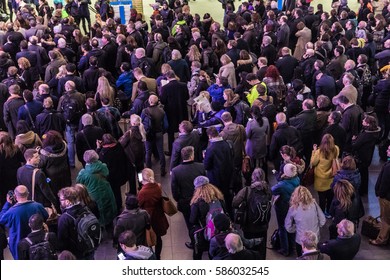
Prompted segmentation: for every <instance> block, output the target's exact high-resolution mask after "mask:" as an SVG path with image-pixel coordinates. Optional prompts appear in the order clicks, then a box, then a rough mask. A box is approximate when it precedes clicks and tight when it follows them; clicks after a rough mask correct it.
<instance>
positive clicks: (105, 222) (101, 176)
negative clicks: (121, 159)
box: [76, 150, 117, 228]
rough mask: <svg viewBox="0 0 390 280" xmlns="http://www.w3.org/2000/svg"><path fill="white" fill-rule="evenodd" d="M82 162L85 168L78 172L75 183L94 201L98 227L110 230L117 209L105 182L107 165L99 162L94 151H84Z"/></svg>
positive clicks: (109, 188)
mask: <svg viewBox="0 0 390 280" xmlns="http://www.w3.org/2000/svg"><path fill="white" fill-rule="evenodd" d="M84 161H85V162H86V165H85V168H83V169H81V170H80V172H79V174H78V175H77V178H76V182H77V183H80V184H83V185H84V186H85V187H86V188H87V190H88V193H89V195H90V196H91V198H92V200H94V201H96V204H97V205H98V209H99V213H100V217H99V223H100V225H101V226H102V227H106V228H111V226H112V221H113V220H114V218H115V217H116V215H117V207H116V203H115V197H114V194H113V192H112V189H111V186H110V183H109V182H108V181H107V177H108V168H107V165H106V164H105V163H102V162H101V161H100V160H99V155H98V154H97V153H96V152H95V151H94V150H87V151H85V153H84Z"/></svg>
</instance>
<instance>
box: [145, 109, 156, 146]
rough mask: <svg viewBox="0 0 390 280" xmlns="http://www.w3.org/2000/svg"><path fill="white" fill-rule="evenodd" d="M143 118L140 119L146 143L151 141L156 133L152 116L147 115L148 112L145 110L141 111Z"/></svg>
mask: <svg viewBox="0 0 390 280" xmlns="http://www.w3.org/2000/svg"><path fill="white" fill-rule="evenodd" d="M142 113H143V118H142V124H143V125H144V128H145V131H146V139H147V140H148V141H150V140H153V139H154V137H155V135H156V132H155V130H154V126H153V121H152V116H151V115H150V113H149V110H148V109H147V108H146V109H144V110H143V111H142Z"/></svg>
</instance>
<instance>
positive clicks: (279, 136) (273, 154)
mask: <svg viewBox="0 0 390 280" xmlns="http://www.w3.org/2000/svg"><path fill="white" fill-rule="evenodd" d="M276 123H277V127H276V130H275V132H274V134H273V135H272V139H271V145H270V149H269V156H270V159H271V160H273V162H274V166H275V169H276V170H279V169H280V162H281V161H282V156H281V155H280V152H279V151H280V148H281V147H282V146H284V145H289V146H292V147H294V148H295V150H296V152H297V154H298V155H299V156H302V152H303V145H302V140H301V135H300V133H299V131H298V130H297V129H296V128H295V127H293V126H289V125H288V123H287V122H286V115H285V114H284V113H278V114H277V115H276Z"/></svg>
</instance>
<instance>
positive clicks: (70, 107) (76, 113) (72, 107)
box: [57, 81, 85, 168]
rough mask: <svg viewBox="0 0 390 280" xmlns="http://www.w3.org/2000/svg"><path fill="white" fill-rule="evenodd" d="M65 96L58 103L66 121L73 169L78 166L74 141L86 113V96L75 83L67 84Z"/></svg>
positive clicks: (66, 134) (66, 132) (69, 82)
mask: <svg viewBox="0 0 390 280" xmlns="http://www.w3.org/2000/svg"><path fill="white" fill-rule="evenodd" d="M65 91H66V92H65V94H64V95H63V96H61V98H60V101H59V102H58V109H57V110H58V111H59V112H61V113H63V114H64V118H65V121H66V130H65V138H66V142H67V143H68V157H69V165H70V167H71V168H74V167H75V166H76V161H75V149H74V141H75V135H76V132H77V127H78V124H79V119H80V116H82V114H83V112H85V105H84V103H85V96H84V95H83V94H81V93H80V92H78V91H76V84H75V83H74V82H73V81H67V82H66V83H65Z"/></svg>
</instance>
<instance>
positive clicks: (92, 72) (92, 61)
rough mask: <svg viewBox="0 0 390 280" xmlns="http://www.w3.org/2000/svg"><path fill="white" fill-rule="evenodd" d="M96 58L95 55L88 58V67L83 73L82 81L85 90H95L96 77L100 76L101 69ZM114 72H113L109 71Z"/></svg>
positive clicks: (96, 84)
mask: <svg viewBox="0 0 390 280" xmlns="http://www.w3.org/2000/svg"><path fill="white" fill-rule="evenodd" d="M97 64H98V60H97V58H96V57H95V56H91V57H90V58H89V68H88V69H87V70H85V71H84V73H83V76H82V78H83V83H84V87H85V90H86V92H88V91H91V92H93V93H95V92H96V89H97V86H98V79H99V77H100V76H101V70H100V69H99V67H98V66H97ZM111 73H114V72H111Z"/></svg>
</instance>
